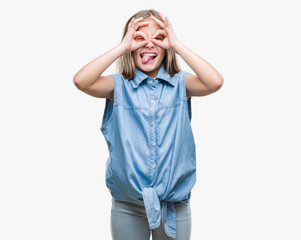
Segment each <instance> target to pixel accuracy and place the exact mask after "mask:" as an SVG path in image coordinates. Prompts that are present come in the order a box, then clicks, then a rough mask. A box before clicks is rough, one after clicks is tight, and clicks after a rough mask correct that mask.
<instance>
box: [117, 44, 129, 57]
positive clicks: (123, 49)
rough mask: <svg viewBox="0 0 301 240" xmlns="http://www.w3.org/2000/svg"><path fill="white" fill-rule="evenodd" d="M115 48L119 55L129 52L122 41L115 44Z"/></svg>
mask: <svg viewBox="0 0 301 240" xmlns="http://www.w3.org/2000/svg"><path fill="white" fill-rule="evenodd" d="M117 48H118V49H119V51H120V53H121V55H123V54H125V53H127V52H129V50H128V49H127V47H126V46H125V44H123V43H122V42H121V43H119V44H118V45H117Z"/></svg>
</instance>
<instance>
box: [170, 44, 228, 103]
mask: <svg viewBox="0 0 301 240" xmlns="http://www.w3.org/2000/svg"><path fill="white" fill-rule="evenodd" d="M175 52H176V53H178V54H179V55H180V56H181V57H182V58H183V60H184V61H185V62H186V63H187V64H188V65H189V66H190V67H191V69H192V70H193V71H194V72H195V73H196V75H194V74H187V76H186V83H185V85H186V91H187V97H190V96H205V95H208V94H211V93H213V92H216V91H217V90H218V89H220V88H221V86H222V84H223V81H224V80H223V77H222V76H221V75H220V74H219V73H218V72H217V71H216V70H215V69H214V68H213V67H212V66H211V65H210V64H209V63H208V62H206V61H205V60H204V59H202V58H201V57H199V56H198V55H196V54H195V53H193V52H192V51H191V50H189V49H188V48H187V47H185V46H184V45H183V44H182V43H180V42H178V43H177V45H176V48H175Z"/></svg>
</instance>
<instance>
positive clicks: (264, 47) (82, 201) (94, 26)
mask: <svg viewBox="0 0 301 240" xmlns="http://www.w3.org/2000/svg"><path fill="white" fill-rule="evenodd" d="M297 3H298V1H297V0H296V1H293V0H287V1H272V0H270V1H267V0H265V1H262V0H261V1H259V0H254V1H239V0H229V1H222V0H210V1H209V0H207V1H191V0H185V1H178V2H176V1H171V0H170V1H162V0H160V1H157V0H153V1H148V2H144V1H138V0H137V1H119V2H117V1H92V0H88V1H71V0H70V1H62V0H60V1H58V0H53V1H37V0H36V1H33V0H28V1H10V2H9V3H8V1H6V3H4V2H3V3H1V7H0V9H1V10H0V18H1V19H0V20H1V40H0V41H1V44H0V48H1V49H0V50H1V54H0V58H1V85H0V98H1V99H0V100H1V125H0V128H1V129H0V130H1V132H0V136H1V137H0V138H1V151H0V157H1V166H0V195H1V196H0V239H1V240H11V239H13V240H23V239H31V240H41V239H43V240H48V239H51V240H53V239H56V240H67V239H72V240H77V239H89V240H94V239H95V240H96V239H111V237H110V223H109V218H110V207H111V196H110V193H109V191H108V189H107V188H106V186H105V162H106V159H107V157H108V150H107V145H106V142H105V139H104V137H103V135H102V133H101V131H100V129H99V128H100V125H101V120H102V115H103V110H104V104H105V99H98V98H94V97H91V96H89V95H87V94H85V93H83V92H81V91H79V90H78V89H77V88H76V87H75V86H74V84H73V76H74V74H75V73H76V72H77V71H78V70H79V69H80V68H82V67H83V66H84V65H85V64H87V63H88V62H90V61H91V60H93V59H95V58H96V57H98V56H100V55H101V54H103V53H105V52H107V51H109V50H110V49H112V48H113V47H114V46H116V45H117V44H118V43H119V42H120V40H121V34H122V31H123V26H124V24H125V22H126V21H127V20H128V18H129V17H130V16H131V15H133V14H134V13H135V12H137V11H139V10H141V9H148V8H155V9H157V10H159V11H162V12H163V13H164V14H165V15H167V16H168V17H169V18H170V20H171V22H172V25H173V27H174V30H175V33H176V35H177V36H178V38H179V39H180V40H181V41H182V42H183V43H184V44H185V45H186V46H187V47H189V48H190V49H191V50H193V51H194V52H195V53H197V54H198V55H200V56H201V57H202V58H204V59H205V60H207V61H208V62H209V63H211V64H212V65H213V66H214V67H215V68H216V69H217V70H218V71H219V72H220V73H221V74H222V76H223V77H224V85H223V87H222V88H221V89H220V90H219V91H218V92H216V93H214V94H212V95H209V96H205V97H193V98H192V128H193V132H194V137H195V141H196V146H197V183H196V185H195V186H194V188H193V190H192V196H191V208H192V239H193V240H198V239H202V240H228V239H229V240H242V239H243V240H249V239H250V240H254V239H256V240H267V239H273V240H278V239H279V240H280V239H281V240H282V239H283V240H287V239H289V240H300V239H301V231H300V226H301V207H300V206H301V204H300V202H301V192H300V191H301V186H300V183H301V174H300V172H301V163H300V161H301V154H300V140H301V139H300V138H301V137H300V136H301V128H300V122H301V116H300V103H301V97H300V93H299V92H300V81H301V73H300V63H301V62H300V55H301V49H300V43H301V37H300V22H301V15H300V8H299V7H298V5H297ZM181 64H182V68H183V70H186V71H190V69H189V68H188V67H187V65H186V64H185V63H184V62H181ZM113 72H114V67H113V66H112V67H110V68H109V69H108V70H107V71H106V72H105V74H106V75H108V74H111V73H113Z"/></svg>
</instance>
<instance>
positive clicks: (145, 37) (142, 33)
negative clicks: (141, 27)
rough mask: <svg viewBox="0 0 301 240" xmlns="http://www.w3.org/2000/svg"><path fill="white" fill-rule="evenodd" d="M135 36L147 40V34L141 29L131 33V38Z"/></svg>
mask: <svg viewBox="0 0 301 240" xmlns="http://www.w3.org/2000/svg"><path fill="white" fill-rule="evenodd" d="M136 37H143V38H144V39H145V40H147V36H146V34H145V33H144V32H141V31H136V32H135V33H134V35H133V38H136Z"/></svg>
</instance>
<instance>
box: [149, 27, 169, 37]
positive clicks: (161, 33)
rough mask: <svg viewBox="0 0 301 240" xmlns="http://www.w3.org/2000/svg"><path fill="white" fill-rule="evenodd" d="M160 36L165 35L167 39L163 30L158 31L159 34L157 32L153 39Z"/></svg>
mask: <svg viewBox="0 0 301 240" xmlns="http://www.w3.org/2000/svg"><path fill="white" fill-rule="evenodd" d="M159 35H163V36H165V37H167V34H166V32H165V31H164V30H163V29H162V30H158V31H157V32H155V34H154V35H153V36H152V38H156V37H158V36H159Z"/></svg>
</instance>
